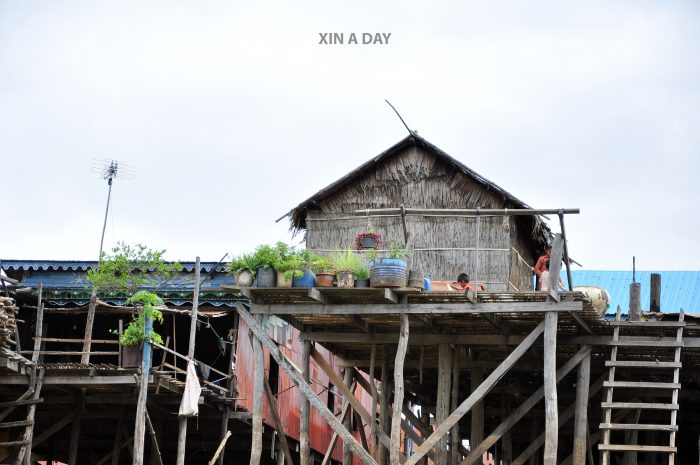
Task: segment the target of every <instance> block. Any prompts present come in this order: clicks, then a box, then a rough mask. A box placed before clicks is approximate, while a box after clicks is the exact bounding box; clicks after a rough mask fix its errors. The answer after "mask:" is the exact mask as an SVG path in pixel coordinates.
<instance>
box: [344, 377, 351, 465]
mask: <svg viewBox="0 0 700 465" xmlns="http://www.w3.org/2000/svg"><path fill="white" fill-rule="evenodd" d="M343 384H344V385H345V387H347V388H348V389H350V386H351V385H352V368H350V367H345V373H344V374H343ZM350 394H352V393H350ZM349 404H350V398H349V397H348V396H347V395H343V408H345V406H346V405H349ZM351 418H352V413H351V414H350V415H348V416H347V417H346V418H345V419H344V420H343V426H344V427H345V429H346V430H348V431H352V427H351ZM343 465H352V451H351V450H350V444H347V443H343Z"/></svg>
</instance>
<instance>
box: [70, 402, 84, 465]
mask: <svg viewBox="0 0 700 465" xmlns="http://www.w3.org/2000/svg"><path fill="white" fill-rule="evenodd" d="M84 402H85V389H80V390H79V391H78V392H76V394H75V405H74V407H73V411H74V412H75V418H74V419H73V427H72V428H71V431H70V446H69V449H68V465H75V464H76V463H77V461H78V444H79V441H80V421H81V416H82V413H83V410H84V408H85V407H84V405H85V404H84Z"/></svg>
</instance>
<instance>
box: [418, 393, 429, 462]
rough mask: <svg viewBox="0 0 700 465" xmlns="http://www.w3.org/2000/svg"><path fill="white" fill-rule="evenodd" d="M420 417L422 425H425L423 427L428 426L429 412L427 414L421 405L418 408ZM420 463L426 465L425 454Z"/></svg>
mask: <svg viewBox="0 0 700 465" xmlns="http://www.w3.org/2000/svg"><path fill="white" fill-rule="evenodd" d="M420 417H421V420H422V422H423V424H425V425H429V424H430V412H428V409H427V408H425V405H421V407H420ZM423 437H425V435H423ZM420 463H421V465H428V455H427V454H426V456H425V457H423V458H422V459H421V462H420Z"/></svg>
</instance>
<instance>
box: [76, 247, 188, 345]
mask: <svg viewBox="0 0 700 465" xmlns="http://www.w3.org/2000/svg"><path fill="white" fill-rule="evenodd" d="M163 255H165V250H152V249H149V248H148V247H147V246H145V245H142V244H135V245H129V244H127V243H125V242H118V243H117V245H116V246H114V247H113V248H112V250H111V254H107V253H103V254H102V256H101V257H100V263H99V266H98V269H96V270H88V276H87V279H88V281H90V283H92V285H93V286H94V287H95V289H96V290H98V291H108V292H114V291H123V292H127V293H129V294H131V297H129V299H128V300H127V302H126V303H127V305H133V306H134V307H135V309H136V310H137V315H136V316H135V317H134V318H133V319H132V320H131V322H129V325H128V326H127V327H126V329H125V330H124V333H123V334H122V336H121V338H120V340H119V341H120V342H121V343H122V344H124V345H136V344H140V343H142V342H144V341H150V342H156V343H158V344H162V343H163V339H162V338H161V337H160V335H159V334H158V333H156V332H155V331H153V332H152V333H151V334H150V335H146V328H145V324H146V315H148V316H150V317H151V318H152V319H153V321H154V322H160V323H162V321H163V314H162V312H161V311H160V310H158V309H157V308H156V307H157V306H158V305H161V304H162V303H163V301H162V300H161V299H160V297H158V295H157V294H156V293H155V292H153V291H146V290H140V291H137V289H138V288H139V287H142V286H144V285H146V284H151V285H153V286H154V287H155V288H156V290H157V289H159V288H160V287H162V286H163V285H164V284H165V283H167V282H168V281H170V280H171V279H172V278H173V277H175V276H176V275H177V274H178V273H179V272H180V271H181V270H182V265H180V264H179V263H177V262H175V263H167V262H166V261H165V260H164V259H163ZM112 332H113V333H114V332H115V331H114V330H112Z"/></svg>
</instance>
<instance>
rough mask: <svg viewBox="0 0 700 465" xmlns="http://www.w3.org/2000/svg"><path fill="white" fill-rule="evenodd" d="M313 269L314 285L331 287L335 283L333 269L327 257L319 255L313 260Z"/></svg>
mask: <svg viewBox="0 0 700 465" xmlns="http://www.w3.org/2000/svg"><path fill="white" fill-rule="evenodd" d="M313 271H314V273H315V274H316V286H318V287H333V284H334V283H335V270H334V269H333V265H332V264H331V261H330V260H329V259H328V258H326V257H319V258H318V260H315V262H314V264H313Z"/></svg>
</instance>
